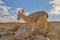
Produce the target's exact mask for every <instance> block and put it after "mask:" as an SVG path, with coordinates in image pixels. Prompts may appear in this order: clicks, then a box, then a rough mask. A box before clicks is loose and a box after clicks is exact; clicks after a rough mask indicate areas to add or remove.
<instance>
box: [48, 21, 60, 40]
mask: <svg viewBox="0 0 60 40" xmlns="http://www.w3.org/2000/svg"><path fill="white" fill-rule="evenodd" d="M49 27H52V28H54V29H55V31H56V32H57V34H58V38H59V40H60V21H51V22H49Z"/></svg>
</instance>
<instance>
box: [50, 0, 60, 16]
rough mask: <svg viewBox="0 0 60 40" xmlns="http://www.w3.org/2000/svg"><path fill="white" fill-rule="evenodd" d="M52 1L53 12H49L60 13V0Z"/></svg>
mask: <svg viewBox="0 0 60 40" xmlns="http://www.w3.org/2000/svg"><path fill="white" fill-rule="evenodd" d="M50 3H52V4H53V5H52V8H51V12H49V14H55V15H59V14H60V0H53V1H51V2H50Z"/></svg>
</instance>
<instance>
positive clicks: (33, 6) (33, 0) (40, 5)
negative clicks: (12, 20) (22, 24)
mask: <svg viewBox="0 0 60 40" xmlns="http://www.w3.org/2000/svg"><path fill="white" fill-rule="evenodd" d="M2 1H3V2H4V4H3V5H6V6H8V7H11V9H9V11H10V12H11V11H14V10H15V9H16V8H23V9H24V10H25V11H27V12H30V13H32V12H36V11H46V12H50V10H51V7H52V4H49V2H50V1H51V0H2ZM12 14H14V13H10V15H12ZM48 19H49V20H60V15H49V18H48Z"/></svg>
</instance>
